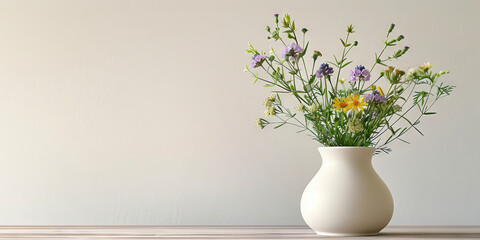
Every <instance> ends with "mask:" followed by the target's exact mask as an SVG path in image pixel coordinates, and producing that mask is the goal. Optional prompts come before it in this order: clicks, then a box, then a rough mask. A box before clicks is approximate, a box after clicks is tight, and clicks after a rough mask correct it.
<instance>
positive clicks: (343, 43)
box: [340, 38, 347, 47]
mask: <svg viewBox="0 0 480 240" xmlns="http://www.w3.org/2000/svg"><path fill="white" fill-rule="evenodd" d="M340 41H341V42H342V45H343V46H344V47H346V45H347V44H345V42H344V41H343V39H341V38H340Z"/></svg>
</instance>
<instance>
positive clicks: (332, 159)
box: [318, 147, 375, 166]
mask: <svg viewBox="0 0 480 240" xmlns="http://www.w3.org/2000/svg"><path fill="white" fill-rule="evenodd" d="M318 151H319V152H320V155H321V156H322V162H323V164H330V163H334V164H347V165H359V166H360V165H364V166H371V162H372V156H373V153H374V152H375V148H373V147H321V148H318Z"/></svg>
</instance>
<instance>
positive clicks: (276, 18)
mask: <svg viewBox="0 0 480 240" xmlns="http://www.w3.org/2000/svg"><path fill="white" fill-rule="evenodd" d="M273 16H274V17H275V22H276V23H278V13H275V14H273Z"/></svg>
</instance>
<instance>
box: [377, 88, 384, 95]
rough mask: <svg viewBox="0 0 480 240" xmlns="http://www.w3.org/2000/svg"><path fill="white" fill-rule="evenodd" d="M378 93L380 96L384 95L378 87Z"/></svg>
mask: <svg viewBox="0 0 480 240" xmlns="http://www.w3.org/2000/svg"><path fill="white" fill-rule="evenodd" d="M378 92H379V93H380V94H381V95H385V94H383V91H382V89H381V88H380V87H378Z"/></svg>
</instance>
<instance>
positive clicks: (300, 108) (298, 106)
mask: <svg viewBox="0 0 480 240" xmlns="http://www.w3.org/2000/svg"><path fill="white" fill-rule="evenodd" d="M295 110H297V111H299V112H305V110H306V107H305V105H303V104H302V103H300V104H298V105H297V106H296V107H295Z"/></svg>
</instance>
